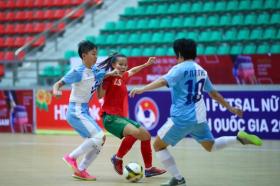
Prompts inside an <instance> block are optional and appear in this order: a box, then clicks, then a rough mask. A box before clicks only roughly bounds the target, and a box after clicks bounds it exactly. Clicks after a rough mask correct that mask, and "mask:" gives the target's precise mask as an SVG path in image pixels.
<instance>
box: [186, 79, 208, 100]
mask: <svg viewBox="0 0 280 186" xmlns="http://www.w3.org/2000/svg"><path fill="white" fill-rule="evenodd" d="M204 83H205V79H201V80H199V81H198V82H196V83H195V84H194V86H193V80H189V81H187V82H186V83H185V85H188V95H187V97H186V98H187V102H186V104H187V105H189V104H191V103H196V102H198V101H199V100H200V99H201V98H202V91H203V90H202V89H203V87H204ZM193 88H194V91H193Z"/></svg>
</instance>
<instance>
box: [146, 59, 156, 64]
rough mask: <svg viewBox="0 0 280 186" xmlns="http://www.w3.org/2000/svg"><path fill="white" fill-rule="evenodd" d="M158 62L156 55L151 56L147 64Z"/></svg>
mask: <svg viewBox="0 0 280 186" xmlns="http://www.w3.org/2000/svg"><path fill="white" fill-rule="evenodd" d="M155 62H156V57H149V59H148V61H147V62H146V66H150V65H152V64H154V63H155Z"/></svg>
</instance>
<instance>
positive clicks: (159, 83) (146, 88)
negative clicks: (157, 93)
mask: <svg viewBox="0 0 280 186" xmlns="http://www.w3.org/2000/svg"><path fill="white" fill-rule="evenodd" d="M164 86H167V81H166V80H165V79H164V78H159V79H157V80H156V81H154V82H152V83H149V84H148V85H145V86H144V87H141V88H134V89H132V90H131V91H130V93H129V96H130V97H134V96H135V95H136V94H142V93H144V92H146V91H149V90H154V89H157V88H160V87H164Z"/></svg>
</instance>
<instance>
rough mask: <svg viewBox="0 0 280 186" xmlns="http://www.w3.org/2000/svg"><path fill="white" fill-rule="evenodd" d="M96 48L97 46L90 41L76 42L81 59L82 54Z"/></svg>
mask: <svg viewBox="0 0 280 186" xmlns="http://www.w3.org/2000/svg"><path fill="white" fill-rule="evenodd" d="M93 49H97V46H96V45H95V44H93V43H92V42H90V41H81V42H80V43H79V44H78V53H79V56H80V58H81V59H83V54H84V53H88V52H89V51H91V50H93Z"/></svg>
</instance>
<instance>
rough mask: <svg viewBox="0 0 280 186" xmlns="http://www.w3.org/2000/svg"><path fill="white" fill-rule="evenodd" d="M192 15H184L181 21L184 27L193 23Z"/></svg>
mask: <svg viewBox="0 0 280 186" xmlns="http://www.w3.org/2000/svg"><path fill="white" fill-rule="evenodd" d="M194 21H195V20H194V17H193V16H190V17H186V18H185V20H184V23H183V26H184V27H192V26H193V25H194Z"/></svg>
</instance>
